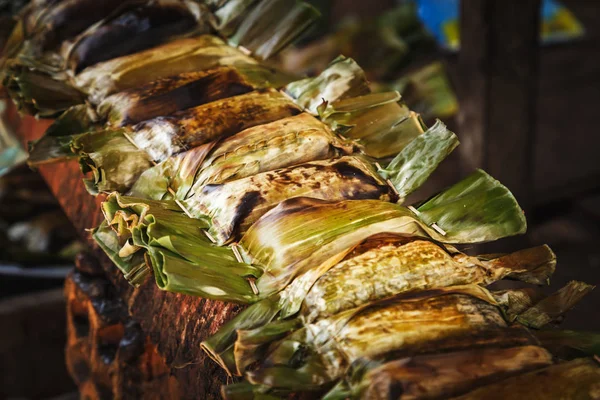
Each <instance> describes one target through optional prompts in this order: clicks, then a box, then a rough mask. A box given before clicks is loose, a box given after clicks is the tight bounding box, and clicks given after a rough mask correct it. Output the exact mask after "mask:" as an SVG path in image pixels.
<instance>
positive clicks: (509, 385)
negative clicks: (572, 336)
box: [455, 358, 600, 400]
mask: <svg viewBox="0 0 600 400" xmlns="http://www.w3.org/2000/svg"><path fill="white" fill-rule="evenodd" d="M598 382H600V367H599V366H598V362H597V361H596V360H594V359H589V358H580V359H577V360H573V361H569V362H563V363H559V364H556V365H552V366H550V367H548V368H544V369H541V370H537V371H533V372H529V373H527V374H523V375H518V376H514V377H511V378H508V379H505V380H502V381H500V382H497V383H493V384H491V385H488V386H484V387H482V388H479V389H475V390H473V391H472V392H469V393H467V394H465V395H462V396H460V397H456V398H455V399H457V400H458V399H460V400H470V399H490V400H493V399H506V398H507V397H512V398H517V399H518V398H527V399H532V400H538V399H539V400H542V399H544V400H554V399H556V400H558V399H581V400H584V399H585V400H587V399H589V400H591V399H596V398H598Z"/></svg>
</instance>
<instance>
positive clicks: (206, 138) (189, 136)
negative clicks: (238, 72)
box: [129, 89, 300, 162]
mask: <svg viewBox="0 0 600 400" xmlns="http://www.w3.org/2000/svg"><path fill="white" fill-rule="evenodd" d="M299 113H300V110H299V109H298V107H297V106H296V105H295V104H294V103H293V102H292V101H290V100H289V99H287V98H286V97H285V96H283V95H282V94H280V93H279V92H277V91H276V90H273V89H265V90H260V91H255V92H251V93H247V94H243V95H240V96H234V97H230V98H226V99H222V100H217V101H213V102H211V103H208V104H204V105H201V106H198V107H194V108H190V109H187V110H183V111H179V112H177V113H174V114H172V115H170V116H167V117H158V118H155V119H152V120H148V121H144V122H141V123H140V124H137V125H135V126H134V127H133V128H132V130H131V132H130V133H129V135H130V138H131V139H132V141H133V142H134V143H135V144H136V145H137V146H138V147H139V148H140V149H143V150H145V151H146V152H147V153H148V154H149V155H150V157H151V158H152V159H153V160H154V161H156V162H160V161H164V160H166V159H167V158H169V157H170V156H171V155H173V154H177V153H180V152H182V151H185V150H186V149H188V148H191V147H196V146H200V145H202V144H206V143H210V142H212V141H214V140H217V139H222V138H226V137H228V136H231V135H233V134H236V133H238V132H240V131H242V130H244V129H247V128H250V127H253V126H256V125H262V124H266V123H269V122H273V121H276V120H278V119H281V118H285V117H290V116H292V115H296V114H299Z"/></svg>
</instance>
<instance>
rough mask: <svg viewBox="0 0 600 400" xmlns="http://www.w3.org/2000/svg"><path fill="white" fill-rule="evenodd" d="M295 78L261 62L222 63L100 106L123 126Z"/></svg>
mask: <svg viewBox="0 0 600 400" xmlns="http://www.w3.org/2000/svg"><path fill="white" fill-rule="evenodd" d="M291 79H292V78H291V77H290V76H289V75H287V74H285V73H282V72H280V71H277V70H275V69H273V68H269V67H266V66H264V65H259V64H254V65H253V64H248V65H240V66H236V67H231V66H221V67H216V68H211V69H208V70H204V71H195V72H187V73H183V74H179V75H175V76H170V77H168V78H162V79H158V80H156V81H153V82H150V83H148V84H146V85H144V86H142V87H140V88H133V89H129V90H125V91H122V92H119V93H116V94H114V95H112V96H109V97H108V98H106V99H105V100H104V101H103V102H102V103H100V104H99V106H98V110H97V111H98V114H99V116H100V117H101V118H103V119H105V120H106V121H107V122H108V124H109V125H110V126H124V125H131V124H135V123H138V122H142V121H145V120H148V119H151V118H154V117H158V116H160V115H169V114H172V113H174V112H176V111H180V110H184V109H186V108H190V107H196V106H199V105H202V104H206V103H210V102H211V101H216V100H220V99H224V98H228V97H232V96H237V95H240V94H244V93H248V92H251V91H253V90H256V89H265V88H280V87H282V86H284V85H285V84H286V83H287V82H289V81H290V80H291Z"/></svg>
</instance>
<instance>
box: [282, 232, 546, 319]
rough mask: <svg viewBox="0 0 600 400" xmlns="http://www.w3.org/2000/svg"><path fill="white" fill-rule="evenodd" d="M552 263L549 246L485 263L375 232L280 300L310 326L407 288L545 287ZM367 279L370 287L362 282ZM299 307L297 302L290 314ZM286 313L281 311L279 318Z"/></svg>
mask: <svg viewBox="0 0 600 400" xmlns="http://www.w3.org/2000/svg"><path fill="white" fill-rule="evenodd" d="M555 265H556V257H555V255H554V253H553V252H552V250H550V248H549V247H548V246H539V247H534V248H531V249H526V250H521V251H519V252H516V253H513V254H509V255H506V256H502V257H499V258H496V259H492V260H485V259H481V258H478V257H471V256H467V255H466V254H463V253H460V252H457V251H456V250H453V251H450V250H449V249H446V248H445V247H444V246H441V245H439V244H437V243H435V242H433V241H431V240H425V239H422V238H414V237H405V236H399V235H390V234H380V235H376V236H374V237H371V238H368V239H367V240H366V241H364V242H363V243H361V244H360V245H359V246H357V247H356V248H355V249H354V250H353V251H352V252H351V253H350V254H348V255H347V256H346V257H345V258H344V259H343V261H341V262H339V263H337V264H335V265H334V266H332V267H331V269H329V270H328V271H326V272H324V273H322V274H321V275H320V276H317V277H316V279H315V277H311V278H312V280H314V283H313V284H312V285H311V286H310V288H309V290H308V291H307V292H306V294H301V295H300V296H299V294H300V293H298V294H296V293H294V291H293V289H294V286H295V282H294V283H292V284H291V285H290V286H289V287H288V289H286V292H285V293H284V294H282V297H284V298H285V300H286V302H289V303H288V304H290V303H291V304H293V303H294V302H296V303H301V304H302V311H301V314H302V315H303V319H304V320H306V321H308V322H312V321H315V320H318V319H320V318H324V317H330V316H332V315H335V314H337V313H339V312H341V311H345V310H348V309H350V308H353V307H357V306H360V305H362V304H364V303H365V302H368V301H374V300H379V299H382V298H384V297H388V296H391V295H396V294H398V293H402V292H406V291H411V290H424V289H433V288H439V287H448V286H456V285H465V284H480V285H489V284H491V283H493V282H496V281H498V280H500V279H503V278H505V277H509V278H513V279H520V280H524V281H526V282H529V283H536V284H540V283H545V282H546V281H547V280H548V278H549V276H551V275H552V273H553V272H554V268H555ZM312 271H313V270H311V271H309V274H310V273H312ZM367 281H368V282H370V284H369V285H365V284H364V282H367ZM300 292H302V291H300ZM298 309H299V304H297V305H296V306H294V307H292V310H291V311H292V312H294V311H296V310H298ZM289 314H290V312H289V311H288V312H286V308H284V309H283V315H284V316H287V315H289Z"/></svg>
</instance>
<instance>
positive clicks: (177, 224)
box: [93, 194, 260, 303]
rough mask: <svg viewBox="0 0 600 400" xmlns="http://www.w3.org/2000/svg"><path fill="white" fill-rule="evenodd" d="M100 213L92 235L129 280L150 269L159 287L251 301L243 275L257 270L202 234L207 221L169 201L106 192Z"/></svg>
mask: <svg viewBox="0 0 600 400" xmlns="http://www.w3.org/2000/svg"><path fill="white" fill-rule="evenodd" d="M102 211H103V213H104V216H105V218H106V221H105V224H104V225H103V226H101V227H100V228H99V229H97V230H96V231H95V232H94V234H93V237H94V239H95V240H96V241H97V242H98V243H99V244H100V246H101V247H102V248H103V249H104V250H105V251H106V253H107V254H108V255H109V256H111V258H113V260H114V261H115V263H116V264H117V266H119V267H120V268H121V270H122V271H123V273H124V274H125V277H126V278H127V279H128V280H129V281H130V282H131V283H132V284H139V283H141V282H143V280H144V279H145V277H146V276H148V273H149V272H150V269H151V270H152V272H153V275H154V278H155V280H156V284H157V285H158V287H159V288H161V289H163V290H168V291H173V292H179V293H186V294H191V295H194V296H201V297H204V298H210V299H215V300H223V301H232V302H236V303H249V302H253V301H256V295H255V294H254V292H253V290H252V287H251V286H250V284H249V282H248V280H247V278H256V277H257V276H259V274H260V271H259V270H258V269H257V268H255V267H253V266H251V265H248V264H243V263H240V262H238V261H237V260H236V257H235V255H234V253H233V252H232V251H231V249H230V248H227V247H218V246H215V245H213V244H212V243H211V242H210V241H209V240H208V239H207V237H206V236H205V235H204V233H203V229H206V228H207V226H208V225H207V222H206V221H203V220H199V219H191V218H189V217H187V216H186V215H185V214H184V213H183V212H182V211H181V209H180V208H179V206H178V205H177V204H176V203H175V202H172V201H160V202H158V201H152V200H144V201H143V202H140V201H139V200H138V199H134V198H131V197H126V196H120V195H118V194H112V195H110V196H109V197H108V198H107V200H106V201H105V202H104V203H103V204H102ZM140 254H142V255H143V257H144V263H143V264H141V265H139V264H137V262H139V255H140ZM132 259H133V260H132Z"/></svg>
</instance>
